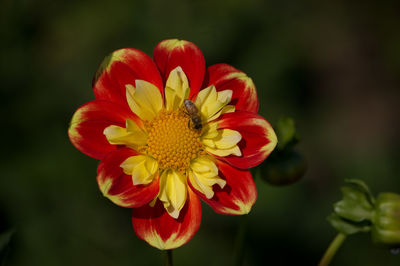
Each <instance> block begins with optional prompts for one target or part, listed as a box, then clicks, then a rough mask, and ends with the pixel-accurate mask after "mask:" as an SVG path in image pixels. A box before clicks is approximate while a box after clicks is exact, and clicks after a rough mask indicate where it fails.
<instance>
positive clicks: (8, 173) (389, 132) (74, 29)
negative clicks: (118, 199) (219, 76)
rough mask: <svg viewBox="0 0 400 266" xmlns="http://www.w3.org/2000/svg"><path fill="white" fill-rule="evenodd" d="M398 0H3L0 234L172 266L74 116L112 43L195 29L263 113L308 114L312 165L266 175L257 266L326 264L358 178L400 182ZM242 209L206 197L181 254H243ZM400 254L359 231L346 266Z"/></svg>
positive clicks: (202, 260)
mask: <svg viewBox="0 0 400 266" xmlns="http://www.w3.org/2000/svg"><path fill="white" fill-rule="evenodd" d="M398 3H399V2H398V1H381V2H380V1H372V0H371V1H363V2H362V3H359V4H356V3H354V2H352V1H344V0H342V1H331V2H329V1H304V2H302V3H300V2H299V1H285V0H284V1H265V2H264V1H260V0H248V1H239V0H232V1H215V0H214V1H211V0H201V1H200V0H198V1H178V0H170V1H162V0H149V1H123V0H117V1H105V0H96V1H77V0H68V1H67V0H64V1H50V0H40V1H38V0H37V1H34V0H1V2H0V25H1V26H0V30H1V41H0V47H1V49H0V58H1V59H0V78H1V85H0V86H1V91H0V93H1V94H0V96H1V99H2V103H1V105H0V110H1V127H2V130H1V131H0V137H1V138H0V140H1V144H2V145H1V146H2V148H1V151H2V152H1V155H0V156H1V158H0V159H1V160H0V167H1V168H0V169H1V177H0V232H4V231H7V230H14V232H15V234H14V235H13V238H12V241H11V246H10V248H9V253H8V258H7V261H6V264H5V265H23V266H25V265H40V266H44V265H76V266H78V265H98V266H101V265H107V266H108V265H120V266H124V265H126V266H128V265H129V266H132V265H162V263H163V262H164V255H165V254H164V253H163V252H161V251H159V250H157V249H154V248H152V247H150V246H148V245H147V244H146V243H145V242H143V241H141V240H139V239H138V238H137V237H136V235H135V233H134V232H133V229H132V227H131V221H130V214H131V211H130V210H129V209H124V208H120V207H117V206H115V205H113V204H112V203H111V202H110V201H109V200H107V199H106V198H104V197H103V196H102V195H101V193H100V192H99V190H98V188H97V184H96V178H95V177H96V166H97V163H98V161H96V160H94V159H91V158H89V157H87V156H85V155H83V154H81V153H80V152H79V151H78V150H76V149H75V148H74V147H73V146H72V145H71V143H70V142H69V140H68V137H67V129H68V126H69V121H70V119H71V116H72V114H73V112H74V111H75V110H76V108H77V107H79V106H80V105H82V104H83V103H85V102H87V101H90V100H92V99H94V96H93V93H92V91H91V79H92V75H93V74H94V72H95V70H96V68H97V66H98V64H99V63H100V62H101V60H102V59H103V58H104V57H105V56H106V55H107V54H109V53H110V52H111V51H113V50H115V49H118V48H122V47H135V48H138V49H140V50H143V51H145V52H146V53H148V54H150V55H151V54H152V50H153V48H154V46H155V45H156V44H157V43H158V42H159V41H161V40H163V39H167V38H179V39H186V40H189V41H192V42H194V43H195V44H197V45H198V46H199V47H200V49H201V50H202V51H203V53H204V55H205V58H206V64H207V65H211V64H215V63H222V62H225V63H229V64H232V65H233V66H235V67H237V68H239V69H241V70H243V71H244V72H245V73H247V74H248V75H249V76H250V77H252V78H253V80H254V82H255V84H256V86H257V89H258V93H259V99H260V113H261V114H262V115H263V116H264V117H266V118H267V119H268V120H269V121H270V122H271V123H272V124H274V123H276V121H277V119H278V118H279V117H280V116H281V115H289V116H292V117H293V118H295V120H296V122H297V126H298V130H299V133H300V135H301V137H302V142H301V144H300V145H299V147H298V150H299V151H301V152H302V153H304V154H305V156H306V157H307V160H308V165H309V170H308V172H307V174H306V176H305V177H304V178H303V180H301V181H300V182H298V183H296V184H294V185H291V186H288V187H273V186H270V185H267V184H265V183H263V182H262V181H261V180H260V178H257V179H256V183H257V188H258V200H257V203H256V205H255V206H254V208H253V210H252V212H251V213H250V215H249V216H248V217H247V223H248V230H247V235H246V239H245V243H244V246H245V251H244V262H243V265H293V264H296V265H297V264H300V263H301V264H304V265H316V264H317V262H318V260H319V259H320V257H321V256H322V254H323V252H324V251H325V249H326V247H327V246H328V244H329V242H330V241H331V240H332V239H333V237H334V236H335V234H336V233H335V231H334V229H333V228H331V227H330V225H329V224H328V223H327V221H326V217H327V216H328V215H329V214H330V212H331V211H332V203H333V202H335V201H338V200H339V199H340V197H341V194H340V190H339V188H340V186H342V185H343V184H344V183H343V180H344V179H345V178H360V179H362V180H364V181H366V183H367V184H368V185H369V186H370V187H371V189H372V191H373V192H375V194H376V193H378V192H381V191H392V192H397V193H400V178H399V174H398V173H399V170H400V160H399V159H400V152H399V151H400V141H399V133H400V126H399V125H400V123H399V122H400V121H399V107H398V102H399V99H400V97H399V96H400V93H399V84H400V34H399V28H400V19H399V18H400V17H399V14H400V7H399V4H398ZM239 221H240V217H235V216H223V215H217V214H215V213H214V212H213V211H212V210H211V208H209V207H208V206H206V205H204V206H203V217H202V224H201V227H200V229H199V231H198V233H197V234H196V235H195V236H194V238H193V239H192V240H191V241H190V242H189V243H188V244H186V245H185V246H183V247H181V248H179V249H177V250H176V251H174V260H175V264H176V265H230V263H231V260H232V257H233V255H234V242H235V237H236V231H237V228H238V225H239ZM356 264H357V265H400V255H397V256H396V255H392V254H391V253H390V252H389V251H388V250H387V249H384V248H379V247H376V246H374V245H372V244H371V241H370V237H369V236H368V235H357V236H353V237H350V238H349V239H348V240H347V241H346V242H345V243H344V245H343V246H342V248H341V249H340V250H339V253H338V254H337V256H336V258H335V260H334V261H333V264H332V265H356Z"/></svg>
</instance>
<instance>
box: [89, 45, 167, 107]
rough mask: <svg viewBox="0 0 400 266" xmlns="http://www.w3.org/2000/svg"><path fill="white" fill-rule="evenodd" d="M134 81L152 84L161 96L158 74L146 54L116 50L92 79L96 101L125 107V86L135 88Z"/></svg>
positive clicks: (135, 50) (128, 49)
mask: <svg viewBox="0 0 400 266" xmlns="http://www.w3.org/2000/svg"><path fill="white" fill-rule="evenodd" d="M136 79H141V80H146V81H148V82H150V83H152V84H154V85H155V86H156V87H158V89H159V90H160V91H161V94H162V95H163V91H164V86H163V83H162V80H161V76H160V73H159V72H158V69H157V67H156V65H155V64H154V62H153V61H152V60H151V58H150V57H149V56H148V55H147V54H145V53H143V52H142V51H140V50H137V49H133V48H125V49H120V50H116V51H114V52H113V53H111V54H110V55H109V56H107V57H106V58H105V59H104V61H103V62H102V63H101V65H100V67H99V69H98V70H97V72H96V75H95V76H94V78H93V84H92V85H93V91H94V94H95V96H96V99H100V100H108V101H111V102H114V103H118V104H124V105H127V102H126V88H125V85H126V84H131V85H133V86H135V80H136Z"/></svg>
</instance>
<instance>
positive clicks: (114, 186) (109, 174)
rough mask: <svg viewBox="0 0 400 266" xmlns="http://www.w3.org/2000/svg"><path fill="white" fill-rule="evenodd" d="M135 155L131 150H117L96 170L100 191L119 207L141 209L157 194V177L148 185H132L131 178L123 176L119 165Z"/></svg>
mask: <svg viewBox="0 0 400 266" xmlns="http://www.w3.org/2000/svg"><path fill="white" fill-rule="evenodd" d="M135 155H138V153H137V152H135V151H134V150H132V149H129V148H121V149H118V150H116V151H113V152H111V153H110V154H109V155H107V156H106V157H105V158H104V159H103V160H102V161H101V162H100V164H99V166H98V168H97V183H98V185H99V188H100V191H101V192H102V193H103V195H104V196H105V197H107V198H109V199H110V200H111V201H112V202H113V203H115V204H117V205H118V206H121V207H127V208H137V207H141V206H143V205H145V204H147V203H149V202H150V201H151V200H153V199H154V198H155V197H156V196H157V194H158V190H159V178H158V177H157V178H155V179H154V180H153V182H151V183H150V184H148V185H133V181H132V176H130V175H126V174H124V171H123V169H122V168H121V166H120V165H121V164H122V163H123V162H124V161H125V160H126V159H127V158H129V157H131V156H135Z"/></svg>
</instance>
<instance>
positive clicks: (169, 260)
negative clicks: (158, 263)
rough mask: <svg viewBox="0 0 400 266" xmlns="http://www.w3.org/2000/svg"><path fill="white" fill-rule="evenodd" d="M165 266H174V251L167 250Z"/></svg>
mask: <svg viewBox="0 0 400 266" xmlns="http://www.w3.org/2000/svg"><path fill="white" fill-rule="evenodd" d="M165 258H166V260H165V266H173V264H172V249H168V250H167V256H166V257H165Z"/></svg>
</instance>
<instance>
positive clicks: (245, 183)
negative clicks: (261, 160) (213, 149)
mask: <svg viewBox="0 0 400 266" xmlns="http://www.w3.org/2000/svg"><path fill="white" fill-rule="evenodd" d="M216 164H217V167H218V169H219V173H218V176H219V177H221V178H222V179H224V180H225V181H226V185H225V186H224V187H223V188H221V187H220V186H218V185H214V186H213V191H214V196H213V197H212V198H211V199H207V197H206V196H205V195H204V194H203V193H201V192H199V191H197V190H195V189H194V188H193V187H192V184H190V187H191V188H192V189H193V190H194V191H195V192H196V194H197V195H198V196H199V197H201V199H202V200H203V201H204V202H206V203H207V204H208V205H210V206H211V207H212V208H213V209H214V211H215V212H217V213H221V214H235V215H239V214H247V213H249V212H250V210H251V207H252V206H253V205H254V203H255V202H256V199H257V190H256V185H255V184H254V180H253V178H252V176H251V174H250V171H248V170H241V169H238V168H235V167H233V166H231V165H229V164H227V163H225V162H222V161H219V160H217V162H216Z"/></svg>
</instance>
